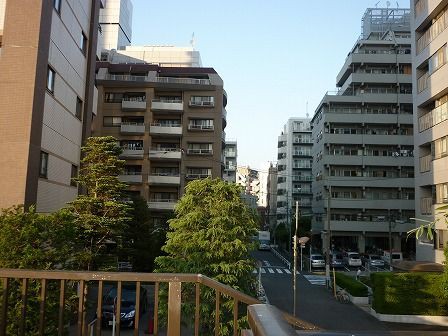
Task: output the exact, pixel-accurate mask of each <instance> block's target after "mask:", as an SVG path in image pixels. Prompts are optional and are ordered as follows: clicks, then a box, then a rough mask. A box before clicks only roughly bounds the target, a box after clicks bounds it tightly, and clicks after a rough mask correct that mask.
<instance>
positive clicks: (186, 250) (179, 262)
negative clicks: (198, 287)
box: [156, 179, 257, 335]
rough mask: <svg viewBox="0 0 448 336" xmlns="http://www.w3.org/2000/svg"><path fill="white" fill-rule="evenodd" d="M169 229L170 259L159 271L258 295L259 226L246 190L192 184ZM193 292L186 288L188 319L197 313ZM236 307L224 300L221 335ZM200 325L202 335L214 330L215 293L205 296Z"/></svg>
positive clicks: (211, 183) (160, 264) (162, 258)
mask: <svg viewBox="0 0 448 336" xmlns="http://www.w3.org/2000/svg"><path fill="white" fill-rule="evenodd" d="M169 227H170V230H169V232H168V233H167V241H166V244H165V246H163V248H162V250H163V251H164V252H166V253H167V255H166V256H160V257H158V258H157V259H156V264H157V265H158V269H157V271H159V272H169V273H201V274H204V275H206V276H209V277H211V278H213V279H216V280H217V281H220V282H222V283H224V284H227V285H229V286H231V287H233V288H235V289H237V290H240V291H242V292H244V293H247V294H249V295H254V294H255V282H254V280H255V279H254V277H253V275H252V271H253V269H254V261H253V260H252V259H251V258H250V257H249V251H250V250H251V249H252V248H253V244H252V243H251V240H250V239H251V237H252V236H253V235H255V234H256V230H257V224H256V222H255V220H254V215H253V212H252V211H251V210H250V209H249V207H248V206H247V205H246V204H245V202H244V201H243V200H242V198H241V189H240V187H239V186H237V185H235V184H229V183H226V182H224V181H222V180H219V179H215V180H212V179H204V180H196V181H192V182H190V183H189V184H188V185H187V187H186V190H185V194H184V196H183V197H182V198H181V199H180V201H179V203H178V205H177V206H176V209H175V217H174V218H173V219H171V220H169ZM189 300H192V301H193V302H194V292H193V288H192V287H189V286H184V290H183V301H184V302H185V303H184V304H183V309H184V312H185V314H186V316H189V317H190V316H191V314H192V313H193V311H194V308H193V305H190V304H189ZM231 307H232V302H231V301H230V300H228V299H224V300H223V309H222V312H221V313H222V315H221V316H220V320H221V330H220V333H221V334H222V335H226V334H228V333H230V330H231V323H232V322H231V314H230V312H231ZM201 321H204V322H205V323H208V324H207V325H206V326H205V329H204V330H203V331H202V333H203V334H207V333H209V332H211V331H212V330H213V321H214V293H213V292H212V291H211V290H207V289H203V290H202V291H201Z"/></svg>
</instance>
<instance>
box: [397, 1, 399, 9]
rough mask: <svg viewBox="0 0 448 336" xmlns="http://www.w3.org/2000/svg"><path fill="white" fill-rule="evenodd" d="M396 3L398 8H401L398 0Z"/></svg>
mask: <svg viewBox="0 0 448 336" xmlns="http://www.w3.org/2000/svg"><path fill="white" fill-rule="evenodd" d="M396 3H397V9H398V8H400V5H399V4H398V1H397V2H396Z"/></svg>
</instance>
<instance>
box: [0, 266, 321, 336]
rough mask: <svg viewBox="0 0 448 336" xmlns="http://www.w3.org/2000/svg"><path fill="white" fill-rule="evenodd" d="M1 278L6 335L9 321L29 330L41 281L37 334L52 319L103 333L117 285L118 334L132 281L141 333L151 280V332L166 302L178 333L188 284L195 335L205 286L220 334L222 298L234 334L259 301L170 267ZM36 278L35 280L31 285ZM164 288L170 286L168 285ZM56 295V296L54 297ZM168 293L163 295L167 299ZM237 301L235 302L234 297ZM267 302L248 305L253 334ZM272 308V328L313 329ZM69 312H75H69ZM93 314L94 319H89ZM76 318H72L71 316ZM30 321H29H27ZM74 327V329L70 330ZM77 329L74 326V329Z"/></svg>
mask: <svg viewBox="0 0 448 336" xmlns="http://www.w3.org/2000/svg"><path fill="white" fill-rule="evenodd" d="M0 278H1V280H2V287H1V288H2V300H1V301H0V302H1V310H0V322H1V323H0V335H1V336H4V335H6V330H7V327H8V323H13V322H17V323H18V333H17V335H25V334H26V333H27V330H26V329H27V328H28V327H29V326H30V324H29V323H27V322H26V321H27V318H31V319H32V318H33V317H31V315H30V316H27V309H29V308H30V306H31V304H32V301H33V299H32V298H31V296H30V292H29V291H28V290H29V289H30V288H31V287H33V288H35V287H38V290H37V291H34V292H33V293H38V296H39V299H38V302H39V304H38V306H37V310H38V311H39V312H38V314H37V315H35V316H36V321H33V323H35V326H36V328H37V329H38V334H39V335H44V334H46V333H45V332H46V325H48V324H49V323H52V324H54V325H55V329H54V334H57V335H65V333H66V331H67V328H70V333H74V332H75V331H76V335H78V336H84V335H93V334H95V335H99V336H100V335H101V333H102V326H103V323H104V322H105V321H104V318H105V316H107V315H104V311H103V306H104V304H105V303H107V302H103V299H107V297H105V296H104V295H103V294H104V292H105V291H106V292H107V291H108V290H110V289H111V288H114V289H115V291H114V293H116V299H115V300H114V302H115V304H114V306H115V311H114V312H113V314H114V315H115V321H116V322H115V323H116V326H115V327H116V328H115V335H117V336H119V335H120V329H121V319H122V315H123V314H122V312H121V311H122V309H121V308H122V298H123V292H124V290H126V288H129V286H130V285H132V286H133V288H134V289H135V314H134V323H133V325H132V327H133V329H134V332H133V334H134V335H139V334H140V329H142V328H141V326H140V324H141V323H140V317H141V315H140V313H141V310H143V309H144V308H145V307H146V306H142V304H144V302H141V300H140V298H141V295H142V294H148V293H147V290H146V288H147V287H148V285H147V284H149V283H150V284H151V291H152V292H153V294H154V296H153V301H152V302H151V303H150V304H152V307H153V308H154V309H153V310H150V311H152V312H153V315H152V316H151V317H150V318H151V319H152V320H153V335H158V334H159V333H160V331H161V325H160V323H159V322H160V317H161V316H159V315H160V314H159V308H160V307H161V306H162V305H165V304H166V305H167V308H168V309H167V332H166V334H167V335H170V336H177V335H180V333H181V317H182V310H181V305H182V304H184V303H185V302H182V297H183V295H182V294H185V290H188V289H189V290H190V292H191V294H192V295H193V297H192V298H191V300H190V302H189V303H191V304H192V305H193V306H194V317H193V321H192V325H190V326H188V327H190V328H191V329H192V331H194V335H199V334H200V332H201V326H202V323H203V321H202V320H201V318H200V317H201V310H200V309H201V298H202V296H201V291H203V290H204V289H205V288H207V289H209V290H213V291H214V293H215V295H214V297H215V304H214V306H215V311H214V314H213V315H214V321H213V322H214V326H215V328H214V329H215V330H214V334H215V335H219V333H220V331H219V324H220V322H221V321H220V316H221V315H222V313H221V312H222V307H223V306H222V302H223V299H224V300H230V303H231V304H232V306H233V309H232V310H231V318H232V320H233V335H235V336H236V335H239V334H240V332H241V330H239V329H238V318H239V317H240V316H241V315H242V314H244V312H243V310H241V306H250V305H258V304H260V303H261V302H260V301H258V300H257V299H255V298H253V297H251V296H248V295H246V294H243V293H241V292H239V291H237V290H235V289H233V288H231V287H229V286H227V285H224V284H221V283H219V282H217V281H215V280H213V279H210V278H208V277H206V276H203V275H201V274H169V273H131V272H77V271H38V270H23V269H1V270H0ZM31 284H32V285H31ZM50 285H51V290H52V291H53V290H54V291H55V292H56V293H53V294H56V296H55V295H53V296H52V297H51V299H49V289H50V288H49V286H50ZM72 285H75V287H77V290H71V289H70V288H71V286H72ZM164 288H166V289H164ZM14 291H20V293H21V294H20V295H19V296H14V295H10V294H14ZM162 292H164V293H165V294H167V297H164V296H162V295H161V294H162ZM69 295H71V296H72V297H73V296H74V298H75V299H76V301H77V307H76V310H74V309H72V310H71V311H67V301H68V296H69ZM13 297H14V298H15V299H17V302H9V301H10V298H13ZM55 298H56V301H57V302H53V301H54V299H55ZM163 298H165V299H163ZM50 301H51V302H50ZM232 301H233V302H232ZM50 304H51V305H53V307H54V308H56V310H57V312H55V313H56V316H57V317H56V318H55V319H54V320H52V319H50V318H49V319H47V316H46V314H48V305H50ZM14 306H17V307H19V306H20V309H21V310H20V311H21V316H20V317H19V320H18V321H10V320H8V316H10V315H8V313H9V311H8V309H9V308H11V307H14ZM259 309H262V310H263V308H262V307H261V306H257V307H255V308H254V310H251V311H249V321H250V322H249V325H250V326H251V329H252V330H253V332H254V335H266V333H260V332H259V331H261V330H263V328H266V326H267V324H266V320H265V322H261V321H258V320H257V319H256V318H255V315H257V314H253V313H251V312H254V311H255V312H256V311H259ZM264 310H269V311H271V313H267V315H269V316H271V318H272V319H271V323H273V324H274V325H271V326H270V327H271V328H273V327H274V328H275V325H282V326H283V329H271V330H279V332H275V335H279V336H281V335H289V334H288V333H283V332H280V331H281V330H288V331H291V330H292V329H290V328H291V327H288V326H287V325H286V322H285V321H287V323H288V324H289V325H290V326H294V327H295V328H300V329H307V330H313V329H314V330H315V329H317V328H316V327H315V326H314V325H311V324H309V323H307V322H304V321H301V320H299V319H297V318H295V317H293V316H291V315H289V314H287V313H284V312H280V311H278V310H276V309H275V308H274V310H275V311H272V308H269V307H268V308H265V309H264ZM67 314H71V315H72V316H67ZM89 315H92V317H91V318H90V320H91V322H88V320H89ZM67 317H70V319H72V320H73V318H75V320H76V324H73V325H72V326H67V324H66V318H67ZM73 321H74V320H73ZM28 322H29V321H28ZM72 328H73V330H71V329H72ZM75 329H76V330H75Z"/></svg>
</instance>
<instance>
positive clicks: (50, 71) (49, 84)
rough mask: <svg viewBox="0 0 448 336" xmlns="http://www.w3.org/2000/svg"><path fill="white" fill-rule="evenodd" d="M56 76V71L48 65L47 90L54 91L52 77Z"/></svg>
mask: <svg viewBox="0 0 448 336" xmlns="http://www.w3.org/2000/svg"><path fill="white" fill-rule="evenodd" d="M55 77H56V72H55V71H54V70H53V69H52V68H51V67H48V69H47V90H48V91H50V92H51V93H54V79H55Z"/></svg>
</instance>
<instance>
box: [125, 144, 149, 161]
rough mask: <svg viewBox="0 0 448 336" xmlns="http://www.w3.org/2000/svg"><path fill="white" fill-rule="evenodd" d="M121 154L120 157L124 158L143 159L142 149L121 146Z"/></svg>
mask: <svg viewBox="0 0 448 336" xmlns="http://www.w3.org/2000/svg"><path fill="white" fill-rule="evenodd" d="M122 149H123V152H122V153H121V154H120V157H126V158H131V159H143V152H144V150H143V147H129V146H123V147H122Z"/></svg>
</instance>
